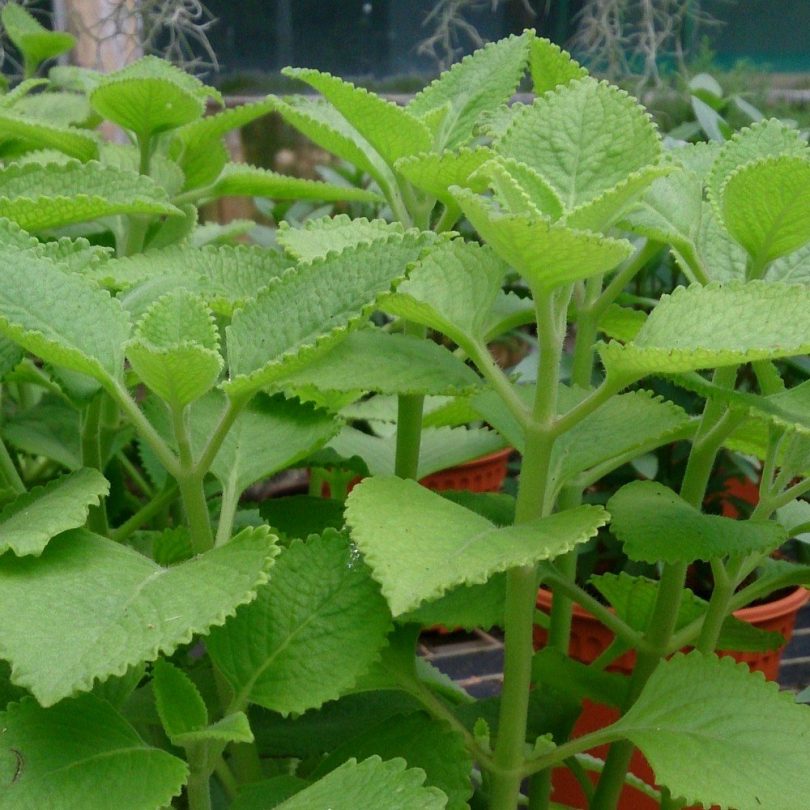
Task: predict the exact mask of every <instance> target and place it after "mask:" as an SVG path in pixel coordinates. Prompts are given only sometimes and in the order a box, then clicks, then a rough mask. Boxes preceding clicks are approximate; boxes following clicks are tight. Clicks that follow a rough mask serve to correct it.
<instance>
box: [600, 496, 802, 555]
mask: <svg viewBox="0 0 810 810" xmlns="http://www.w3.org/2000/svg"><path fill="white" fill-rule="evenodd" d="M608 510H609V511H610V514H611V515H612V517H613V520H612V522H611V528H612V531H613V533H614V534H615V535H616V536H617V537H618V538H619V539H620V540H621V541H622V542H623V543H624V550H625V553H626V554H627V556H628V557H630V559H633V560H639V561H642V562H649V563H655V562H658V561H659V560H663V561H664V562H668V563H674V562H691V561H692V560H716V559H721V558H723V557H727V556H735V557H737V556H746V555H748V554H754V553H760V554H765V553H767V552H769V551H773V549H775V548H778V547H779V546H780V545H782V543H784V542H785V541H786V540H787V535H786V533H785V530H784V529H783V528H782V527H781V526H780V525H779V524H778V523H776V522H775V521H772V520H756V521H755V520H733V519H731V518H727V517H720V516H718V515H704V514H701V512H700V511H698V510H697V509H695V508H694V507H693V506H690V505H689V504H688V503H687V502H686V501H684V500H683V499H682V498H680V497H678V495H676V494H675V493H674V492H673V491H672V490H671V489H669V488H668V487H665V486H663V485H662V484H658V483H655V482H654V481H633V482H631V483H629V484H625V485H624V486H623V487H622V488H621V489H620V490H619V491H618V492H617V493H616V494H615V495H614V496H613V497H612V498H611V499H610V501H608Z"/></svg>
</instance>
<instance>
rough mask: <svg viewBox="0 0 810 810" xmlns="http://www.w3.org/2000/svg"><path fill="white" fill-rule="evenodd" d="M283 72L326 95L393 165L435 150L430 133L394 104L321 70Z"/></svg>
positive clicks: (294, 69) (287, 70)
mask: <svg viewBox="0 0 810 810" xmlns="http://www.w3.org/2000/svg"><path fill="white" fill-rule="evenodd" d="M282 73H283V74H284V75H285V76H289V77H291V78H294V79H300V80H301V81H304V82H306V83H307V84H308V85H310V86H311V87H314V88H315V90H317V91H318V92H320V93H322V94H323V96H324V97H325V98H326V99H327V101H329V102H330V103H331V104H332V105H333V106H334V107H335V109H336V110H337V111H338V112H339V113H340V114H341V115H342V116H344V117H345V118H346V120H347V121H348V122H349V124H351V125H352V126H353V127H354V128H355V129H356V130H357V131H358V132H359V133H360V134H361V135H362V136H363V137H364V138H365V139H366V140H367V141H368V142H369V143H370V144H371V145H372V146H373V147H374V149H376V150H377V152H378V153H379V154H380V156H381V157H382V158H383V159H384V160H386V161H387V162H388V163H389V164H391V165H393V163H394V161H395V160H397V159H398V158H401V157H405V156H406V155H413V154H415V153H417V152H426V151H428V150H429V149H430V148H431V145H432V138H431V133H430V130H428V128H427V127H426V126H425V125H424V124H423V123H422V122H421V121H420V120H419V119H418V118H417V117H415V116H414V115H413V114H412V113H411V112H410V111H409V110H407V109H405V108H403V107H400V106H399V105H397V104H395V103H394V102H391V101H386V100H385V99H383V98H381V97H380V96H378V95H376V94H375V93H371V92H369V91H368V90H364V89H363V88H361V87H356V86H355V85H353V84H352V83H351V82H347V81H344V80H343V79H338V78H336V77H335V76H332V75H330V74H329V73H322V72H321V71H319V70H311V69H305V68H285V69H284V70H282Z"/></svg>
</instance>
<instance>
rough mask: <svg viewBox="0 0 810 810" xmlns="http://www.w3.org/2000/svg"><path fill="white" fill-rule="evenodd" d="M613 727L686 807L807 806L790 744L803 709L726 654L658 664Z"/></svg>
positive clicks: (807, 728) (795, 749)
mask: <svg viewBox="0 0 810 810" xmlns="http://www.w3.org/2000/svg"><path fill="white" fill-rule="evenodd" d="M696 706H699V707H700V711H695V707H696ZM614 728H615V729H616V731H618V732H620V733H621V734H623V735H625V736H627V737H628V738H629V739H630V740H631V741H632V742H633V743H634V744H635V745H637V746H638V747H639V748H640V749H641V751H642V753H643V754H644V756H645V758H646V759H647V761H648V762H649V763H650V765H652V768H653V770H654V771H655V777H656V781H657V782H658V783H660V784H662V785H666V786H667V787H668V788H669V789H670V790H671V791H672V794H673V795H674V796H682V797H683V798H684V799H686V801H687V803H688V804H695V803H697V802H702V803H703V804H704V805H709V804H717V805H720V807H722V808H730V807H734V808H736V810H761V808H763V807H779V808H780V809H781V810H803V808H804V807H805V806H806V804H807V795H808V791H810V774H809V773H808V770H807V768H806V767H805V765H806V759H807V752H806V751H805V750H804V749H803V747H802V746H800V745H797V744H796V742H797V740H801V739H804V738H805V737H807V735H808V734H810V711H809V710H808V708H807V707H806V706H801V705H799V704H796V703H795V702H794V701H793V696H792V695H790V694H786V693H785V694H782V693H780V692H779V690H778V686H777V685H776V684H775V683H770V682H767V681H765V680H764V678H762V677H761V676H759V675H753V674H751V673H750V672H749V671H748V668H747V667H746V666H745V665H744V664H737V663H735V662H734V661H732V660H731V659H730V658H720V659H718V658H716V657H715V656H703V655H700V654H699V653H697V652H693V653H690V654H689V655H676V656H675V657H674V658H672V659H671V660H669V661H663V662H661V663H660V664H659V665H658V668H657V669H656V671H655V672H654V673H653V675H652V677H651V678H650V680H649V681H648V682H647V685H646V686H645V688H644V691H643V692H642V693H641V695H640V697H639V699H638V700H637V701H636V703H635V704H634V705H633V707H632V708H631V709H630V710H629V711H628V712H627V713H626V714H625V715H624V717H622V719H621V720H619V722H618V724H617V726H614ZM696 762H700V763H701V767H699V768H696V767H695V763H696ZM740 774H745V778H743V779H741V778H740Z"/></svg>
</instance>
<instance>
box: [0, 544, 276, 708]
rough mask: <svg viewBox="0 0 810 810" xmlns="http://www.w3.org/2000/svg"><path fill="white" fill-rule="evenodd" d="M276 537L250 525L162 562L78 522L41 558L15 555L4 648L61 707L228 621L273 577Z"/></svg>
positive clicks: (20, 676) (7, 577)
mask: <svg viewBox="0 0 810 810" xmlns="http://www.w3.org/2000/svg"><path fill="white" fill-rule="evenodd" d="M273 542H274V538H272V537H270V536H268V533H267V532H266V531H265V530H261V529H257V530H250V529H248V530H245V531H244V532H242V533H241V534H239V535H238V536H237V537H235V538H233V540H231V541H230V542H229V543H228V544H227V545H226V546H223V547H222V548H217V549H214V550H212V551H209V552H207V553H206V554H203V555H201V556H199V557H196V558H194V559H193V560H190V561H189V562H186V563H181V564H179V565H175V566H172V567H171V568H161V567H160V566H158V565H156V564H155V563H153V562H152V561H151V560H149V559H147V558H146V557H144V556H142V555H140V554H138V553H137V552H135V551H133V550H132V549H129V548H126V547H125V546H122V545H120V544H118V543H114V542H113V541H111V540H107V539H105V538H102V537H99V536H98V535H95V534H91V533H90V532H87V531H84V530H81V529H76V530H73V531H69V532H65V533H63V534H60V535H59V537H56V538H54V539H53V540H51V542H50V543H49V544H48V547H47V548H46V549H45V551H44V552H43V553H42V556H41V557H39V558H36V559H35V558H33V557H20V558H18V557H14V556H13V555H10V554H6V555H4V556H3V557H0V587H2V590H3V593H4V594H5V595H6V598H5V599H4V600H3V602H2V604H1V605H0V655H2V657H3V658H5V659H6V660H8V661H10V662H11V665H12V678H13V680H14V682H15V683H18V684H20V685H22V686H25V687H27V688H28V689H29V690H30V691H31V692H32V693H33V694H34V696H35V697H36V698H37V700H38V701H39V702H40V703H41V704H42V705H43V706H51V705H53V704H54V703H57V702H58V701H60V700H61V699H62V698H65V697H67V696H69V695H71V694H73V693H74V692H76V691H83V690H88V689H90V688H91V686H92V684H93V681H94V680H96V679H99V680H104V679H105V678H107V677H108V676H110V675H120V674H122V673H123V672H124V671H125V670H126V669H127V668H128V667H130V666H132V665H133V664H137V663H140V662H142V661H150V660H153V659H155V658H157V657H158V655H159V654H160V653H161V652H164V653H170V652H172V651H173V650H174V649H175V648H176V647H177V646H178V645H179V644H185V643H187V642H188V641H190V640H191V638H192V636H193V635H194V634H195V633H204V632H206V631H207V630H208V629H209V628H210V627H211V626H212V625H216V624H222V623H223V622H224V621H225V619H226V617H227V616H229V615H232V614H233V612H234V611H235V609H236V608H237V607H238V606H239V605H241V604H244V603H245V602H248V601H250V600H251V599H253V597H254V595H255V593H256V588H257V587H258V586H259V585H260V584H262V583H264V582H266V580H267V574H266V570H267V568H268V567H269V563H270V561H271V560H272V558H273V556H274V555H275V554H276V551H277V550H276V547H275V545H274V544H273ZM91 583H92V587H88V585H90V584H91ZM55 603H58V604H59V606H60V608H59V611H56V612H54V610H53V605H54V604H55ZM102 605H103V608H100V606H102Z"/></svg>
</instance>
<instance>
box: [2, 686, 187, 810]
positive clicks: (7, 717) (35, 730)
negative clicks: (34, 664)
mask: <svg viewBox="0 0 810 810" xmlns="http://www.w3.org/2000/svg"><path fill="white" fill-rule="evenodd" d="M0 724H2V727H3V734H2V735H0V770H2V774H3V777H2V781H3V788H2V790H0V808H2V810H39V809H40V808H45V807H54V808H56V807H58V808H59V810H109V808H110V800H111V798H112V797H115V798H114V802H115V807H116V808H117V810H144V808H145V807H149V808H153V807H166V806H168V805H169V804H170V803H171V801H172V797H173V796H177V795H178V794H179V793H180V789H181V787H182V786H183V783H184V782H185V781H186V776H187V774H188V768H187V767H186V764H185V762H183V761H182V760H181V759H178V758H177V757H174V756H172V755H171V754H169V753H168V752H166V751H162V750H160V749H159V748H153V747H151V746H149V745H147V743H145V742H144V741H143V740H142V739H141V737H140V736H138V733H137V732H136V731H135V729H134V728H132V726H131V725H130V724H129V723H128V722H127V721H126V720H125V719H124V718H123V717H122V716H121V715H120V714H119V713H118V712H117V711H116V710H115V709H114V708H113V707H112V706H111V705H110V704H109V703H108V702H107V701H106V700H101V699H100V698H97V697H95V696H93V695H81V696H80V697H77V698H75V699H73V700H65V701H62V702H61V703H59V705H58V706H52V707H51V708H49V709H43V708H42V707H40V706H38V705H37V703H36V701H34V700H32V699H31V698H26V699H24V700H23V701H22V702H20V703H17V704H14V705H12V706H11V707H10V708H9V709H8V710H7V711H5V712H3V713H2V714H0Z"/></svg>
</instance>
